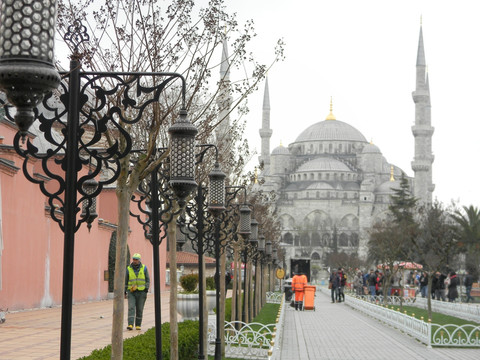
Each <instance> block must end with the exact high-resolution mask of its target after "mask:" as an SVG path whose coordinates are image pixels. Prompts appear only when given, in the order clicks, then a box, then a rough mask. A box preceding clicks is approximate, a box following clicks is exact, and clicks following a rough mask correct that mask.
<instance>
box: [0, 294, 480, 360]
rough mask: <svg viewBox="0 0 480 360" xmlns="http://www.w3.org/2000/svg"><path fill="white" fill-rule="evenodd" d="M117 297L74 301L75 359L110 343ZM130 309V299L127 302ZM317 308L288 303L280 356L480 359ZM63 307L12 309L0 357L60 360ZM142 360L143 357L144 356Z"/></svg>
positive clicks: (290, 359)
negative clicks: (298, 308)
mask: <svg viewBox="0 0 480 360" xmlns="http://www.w3.org/2000/svg"><path fill="white" fill-rule="evenodd" d="M112 304H113V301H112V300H105V301H99V302H91V303H86V304H77V305H74V306H73V315H72V316H73V320H72V321H73V326H72V350H71V359H72V360H75V359H78V358H80V357H82V356H85V355H88V354H90V353H91V352H92V350H94V349H98V348H102V347H104V346H106V345H108V344H110V342H111V326H112V309H113V305H112ZM168 306H169V293H167V292H165V293H162V321H168V314H169V312H168ZM125 308H126V302H125ZM315 308H316V311H295V310H294V309H293V308H288V309H287V311H286V314H285V328H284V336H283V343H282V347H281V348H282V351H281V360H296V359H301V360H316V359H322V360H334V359H341V360H348V359H355V360H375V359H381V360H385V359H389V360H396V359H399V360H400V359H401V360H405V359H408V360H414V359H434V360H443V359H462V360H469V359H479V358H480V350H478V349H427V347H426V346H425V345H423V344H421V343H419V342H418V341H416V340H415V339H413V338H411V337H409V336H408V335H405V334H403V333H401V332H400V331H399V330H396V329H394V328H391V327H389V326H387V325H384V324H382V323H380V322H379V321H377V320H375V319H373V318H370V317H368V316H365V315H363V314H361V313H359V312H358V311H355V310H353V309H351V308H350V307H349V306H348V305H346V304H344V303H340V304H332V303H330V298H329V297H328V296H327V295H325V294H322V293H321V292H317V295H316V297H315ZM60 319H61V310H60V308H51V309H41V310H31V311H21V312H16V313H9V314H7V321H6V322H5V323H3V324H0V359H1V360H58V358H59V351H60ZM144 319H145V320H144V324H143V326H142V328H143V330H142V331H140V332H139V331H136V330H134V331H128V330H124V337H125V338H127V337H131V336H135V335H137V334H138V333H142V332H144V331H145V330H147V329H149V328H151V327H153V326H154V321H155V316H154V302H153V295H149V297H148V300H147V303H146V304H145V313H144ZM139 360H141V359H139Z"/></svg>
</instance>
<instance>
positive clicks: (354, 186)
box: [343, 182, 360, 190]
mask: <svg viewBox="0 0 480 360" xmlns="http://www.w3.org/2000/svg"><path fill="white" fill-rule="evenodd" d="M343 188H344V189H345V190H360V185H358V184H357V183H356V182H348V183H346V184H344V185H343Z"/></svg>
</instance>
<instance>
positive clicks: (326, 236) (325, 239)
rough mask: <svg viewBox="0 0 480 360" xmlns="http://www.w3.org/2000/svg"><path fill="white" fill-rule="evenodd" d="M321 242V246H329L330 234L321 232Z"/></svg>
mask: <svg viewBox="0 0 480 360" xmlns="http://www.w3.org/2000/svg"><path fill="white" fill-rule="evenodd" d="M322 244H323V246H330V234H323V236H322Z"/></svg>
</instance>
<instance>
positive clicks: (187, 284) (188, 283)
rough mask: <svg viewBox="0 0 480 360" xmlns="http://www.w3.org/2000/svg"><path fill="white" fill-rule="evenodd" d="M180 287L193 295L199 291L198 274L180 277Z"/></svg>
mask: <svg viewBox="0 0 480 360" xmlns="http://www.w3.org/2000/svg"><path fill="white" fill-rule="evenodd" d="M180 285H181V286H182V288H183V290H185V291H186V292H187V293H192V292H194V291H195V290H196V289H197V285H198V274H187V275H183V276H182V277H180Z"/></svg>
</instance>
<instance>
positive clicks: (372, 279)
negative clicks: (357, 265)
mask: <svg viewBox="0 0 480 360" xmlns="http://www.w3.org/2000/svg"><path fill="white" fill-rule="evenodd" d="M377 276H378V270H377V271H375V272H373V269H371V270H370V275H368V289H369V291H370V299H371V300H372V301H375V295H376V294H377V289H376V285H377Z"/></svg>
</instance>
